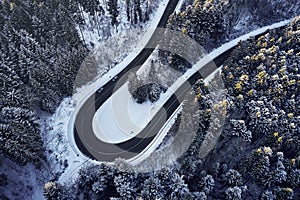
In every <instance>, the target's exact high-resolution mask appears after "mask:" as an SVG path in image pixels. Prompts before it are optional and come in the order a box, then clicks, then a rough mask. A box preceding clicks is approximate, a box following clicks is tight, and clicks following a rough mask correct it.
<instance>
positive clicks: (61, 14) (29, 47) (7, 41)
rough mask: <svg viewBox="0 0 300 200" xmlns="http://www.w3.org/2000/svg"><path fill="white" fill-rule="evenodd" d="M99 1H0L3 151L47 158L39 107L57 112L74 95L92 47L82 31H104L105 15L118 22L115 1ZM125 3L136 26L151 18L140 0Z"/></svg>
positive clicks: (17, 157)
mask: <svg viewBox="0 0 300 200" xmlns="http://www.w3.org/2000/svg"><path fill="white" fill-rule="evenodd" d="M100 3H101V2H100V1H98V0H94V1H88V2H86V1H72V2H70V1H56V0H55V1H31V0H30V1H29V0H28V1H23V0H22V1H21V0H20V1H18V0H15V1H1V2H0V11H1V13H0V30H1V31H0V59H1V67H0V77H1V79H0V80H1V82H0V83H1V93H0V99H1V101H0V111H1V112H0V113H1V119H0V126H1V135H0V140H1V145H0V146H1V147H0V151H1V153H4V154H5V155H7V156H8V157H10V158H11V159H13V160H14V161H16V162H17V163H19V164H26V163H27V162H34V163H36V164H39V162H40V161H41V160H43V159H44V156H43V148H42V141H41V137H40V128H39V121H38V118H39V116H38V114H37V111H39V110H43V111H46V112H49V113H53V112H54V111H55V109H56V108H57V107H58V105H59V104H60V102H61V101H62V99H63V97H66V96H70V95H71V94H72V92H73V86H74V84H73V82H74V80H75V78H76V75H77V71H78V70H79V68H80V65H81V63H82V62H83V60H84V58H85V57H86V56H87V55H88V53H89V51H90V50H89V49H88V48H87V46H86V44H85V43H84V35H81V36H80V33H82V31H83V30H84V29H87V28H91V29H92V30H94V29H96V30H98V31H100V29H101V28H102V27H103V24H102V26H100V22H99V21H100V20H102V19H103V17H106V16H109V18H110V19H109V20H108V21H109V23H110V24H109V25H111V30H113V29H116V27H117V25H118V24H119V20H120V19H119V18H118V13H119V12H118V10H119V7H118V3H117V1H116V0H110V1H107V2H105V4H100ZM101 5H102V6H101ZM126 5H127V10H126V13H127V20H128V21H129V22H130V23H132V24H133V25H134V24H137V23H139V22H144V21H145V20H146V19H149V14H150V12H151V10H150V8H149V9H144V11H143V12H142V9H141V2H140V0H135V1H130V0H128V1H126ZM143 6H144V7H147V6H148V4H147V3H143ZM84 13H87V14H88V16H89V24H85V22H86V20H85V18H84V17H85V16H84ZM98 22H99V23H98ZM108 35H111V33H108ZM32 142H34V143H35V144H36V145H32ZM33 146H34V148H33Z"/></svg>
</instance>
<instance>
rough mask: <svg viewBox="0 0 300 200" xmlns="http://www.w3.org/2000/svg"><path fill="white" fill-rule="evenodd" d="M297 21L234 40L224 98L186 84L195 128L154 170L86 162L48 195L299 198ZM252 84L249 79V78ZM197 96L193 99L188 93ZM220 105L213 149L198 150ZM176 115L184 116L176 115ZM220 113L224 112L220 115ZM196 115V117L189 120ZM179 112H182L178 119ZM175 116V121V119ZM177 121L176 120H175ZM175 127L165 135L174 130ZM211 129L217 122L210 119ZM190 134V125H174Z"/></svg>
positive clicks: (299, 28)
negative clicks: (167, 162)
mask: <svg viewBox="0 0 300 200" xmlns="http://www.w3.org/2000/svg"><path fill="white" fill-rule="evenodd" d="M299 39H300V18H299V17H298V18H295V19H294V20H293V22H291V23H290V24H289V25H288V26H287V27H285V28H281V29H276V30H271V31H269V32H267V33H265V34H264V35H262V36H261V37H259V38H258V39H255V38H252V39H249V40H247V41H243V42H241V43H240V44H239V45H238V47H236V48H235V50H234V51H233V52H232V53H231V55H230V57H228V59H227V60H226V61H225V63H224V65H223V67H222V74H221V75H222V76H221V78H222V80H220V79H213V81H212V82H211V83H210V84H211V85H212V87H218V85H219V81H223V82H224V83H225V85H226V90H227V95H226V96H225V97H223V98H221V99H218V101H217V102H213V101H212V99H213V97H212V95H213V94H210V92H209V91H208V89H207V85H205V84H204V82H203V80H198V81H197V82H196V83H195V84H194V85H193V91H191V93H190V96H188V97H187V99H186V101H185V103H184V107H183V111H184V110H186V109H191V107H192V108H194V107H193V106H191V105H192V104H195V103H196V104H198V106H199V110H194V111H193V112H192V116H190V118H189V119H192V124H195V125H199V129H198V133H197V136H196V137H195V138H194V140H193V143H192V145H191V146H190V148H189V149H188V151H187V152H186V153H185V154H184V155H183V156H182V157H180V158H179V159H178V160H177V161H176V163H174V164H173V165H171V166H168V167H164V168H163V169H161V170H158V171H154V172H149V173H137V172H135V170H134V167H133V166H131V165H130V164H129V163H126V161H124V160H122V159H119V160H116V161H115V165H114V166H106V165H105V164H101V165H90V166H87V167H85V168H83V169H81V170H80V173H79V175H78V178H77V179H76V181H75V182H74V183H73V184H72V185H61V184H60V183H58V182H49V183H47V184H46V185H45V189H44V191H45V196H46V197H47V198H48V199H75V198H76V197H78V196H80V197H83V198H84V199H199V200H205V199H227V200H242V199H261V200H287V199H299V198H300V193H299V192H300V187H299V186H300V154H299V152H300V151H299V150H300V140H299V133H300V129H299V127H300V117H299V112H300V107H299V104H298V103H297V102H299V97H300V94H299V92H300V91H299V88H300V76H299V70H300V63H299V60H300V40H299ZM250 81H251V82H250ZM195 95H196V96H195ZM212 107H214V108H215V109H218V110H220V111H222V110H226V111H227V112H224V113H228V114H227V115H226V122H227V123H226V124H225V127H224V129H223V130H222V133H221V136H220V138H219V140H218V142H217V145H216V147H215V148H214V150H213V151H212V152H211V153H210V154H209V155H208V156H207V157H205V158H200V157H199V149H200V146H201V144H202V142H203V139H204V136H205V134H207V127H208V126H209V124H210V123H215V122H214V121H212V122H210V115H211V113H210V110H211V108H212ZM183 111H182V113H185V112H183ZM221 113H223V112H221ZM195 115H198V116H200V118H199V119H197V120H193V119H196V118H195V117H193V116H195ZM181 117H183V116H181ZM181 117H179V118H181ZM179 118H178V119H177V121H178V122H180V119H179ZM176 126H178V124H177V123H175V127H174V128H173V130H175V131H174V132H173V133H171V134H178V132H177V133H176ZM213 126H214V127H218V124H213ZM181 130H183V131H184V134H189V126H186V128H184V129H181Z"/></svg>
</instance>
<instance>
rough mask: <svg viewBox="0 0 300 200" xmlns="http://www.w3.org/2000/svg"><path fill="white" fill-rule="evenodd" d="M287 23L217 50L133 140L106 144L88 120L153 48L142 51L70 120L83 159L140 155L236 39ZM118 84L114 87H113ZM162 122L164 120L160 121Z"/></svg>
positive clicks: (168, 10) (169, 8)
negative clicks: (199, 80) (192, 85)
mask: <svg viewBox="0 0 300 200" xmlns="http://www.w3.org/2000/svg"><path fill="white" fill-rule="evenodd" d="M177 3H178V0H172V1H169V3H168V5H167V7H166V9H165V13H164V14H163V16H162V18H161V20H160V22H159V24H158V27H160V28H163V27H165V25H166V23H167V20H168V17H169V15H170V14H171V13H172V12H173V11H174V9H175V7H176V5H177ZM288 22H289V20H287V21H284V22H281V23H277V24H274V25H272V26H267V27H264V28H261V29H259V30H256V31H255V32H252V33H249V34H246V35H244V36H241V37H240V38H237V39H236V40H234V41H231V42H230V43H228V44H225V45H223V46H222V47H220V48H218V49H217V50H215V51H214V52H212V54H209V55H210V57H211V58H212V60H210V61H208V62H206V63H204V65H203V66H201V68H199V69H198V70H197V71H196V72H195V73H193V74H192V75H191V76H190V77H189V78H188V79H186V81H184V82H183V83H182V84H181V85H180V86H179V87H178V88H177V89H176V91H175V92H174V94H173V95H172V96H171V97H170V98H169V99H168V100H167V101H166V102H165V104H164V105H163V107H162V108H160V110H159V111H158V112H157V113H156V114H155V116H154V117H153V118H152V120H151V122H150V123H149V124H147V126H146V127H145V128H144V129H143V130H142V131H141V132H140V133H139V134H138V135H137V136H136V137H134V138H132V139H130V140H128V141H126V142H122V143H119V144H109V143H105V142H103V141H101V140H99V139H98V138H97V137H96V136H95V134H94V131H93V128H92V121H93V117H94V115H95V113H96V111H97V110H98V109H99V108H100V107H101V105H102V104H103V103H104V102H105V101H106V100H107V99H108V98H109V97H110V96H111V95H112V94H113V93H114V91H116V90H117V89H118V87H120V86H121V85H123V84H125V83H126V81H127V77H128V73H129V72H130V70H132V69H134V68H135V67H137V66H141V65H142V64H143V63H144V62H145V61H146V60H147V58H148V57H149V56H150V55H151V53H152V52H153V50H154V48H146V49H143V50H142V51H141V52H140V53H139V54H138V56H136V57H135V58H134V60H132V62H131V63H130V64H129V65H128V66H127V67H126V68H124V69H123V70H122V71H121V72H120V73H119V74H118V75H117V76H116V77H114V78H113V79H112V80H110V81H109V82H107V83H106V84H105V85H104V86H102V87H101V89H99V90H97V91H96V92H95V93H93V94H91V95H90V96H89V97H88V98H87V100H86V101H85V102H84V104H83V105H82V106H81V107H80V109H79V111H78V113H76V116H75V120H74V129H73V131H74V139H75V142H76V144H77V146H78V148H79V149H80V151H81V152H82V153H83V154H84V155H86V156H87V157H89V158H91V159H94V160H98V161H102V162H113V161H114V160H115V159H116V158H119V157H121V158H123V159H131V158H132V157H134V156H136V155H138V154H139V153H141V152H142V151H143V150H144V149H145V148H147V147H148V146H149V144H150V143H151V142H152V141H153V139H154V138H155V137H156V136H157V134H158V133H159V131H160V130H161V128H162V127H163V126H164V124H165V122H166V121H167V120H168V119H169V118H170V116H172V114H173V113H174V111H175V110H176V109H178V107H179V106H180V104H181V103H182V101H183V99H184V97H185V95H186V93H187V92H188V90H189V88H190V87H189V86H190V85H191V84H193V83H194V82H195V81H196V80H198V79H200V78H203V79H205V78H207V77H208V76H209V75H210V74H212V73H213V72H214V71H216V70H217V68H219V67H220V66H221V65H222V63H223V62H224V61H225V60H226V59H227V58H228V56H229V55H230V53H231V52H232V50H233V49H234V47H235V46H236V45H237V44H238V42H239V41H240V40H245V39H247V38H249V37H250V36H256V37H258V36H260V35H261V34H263V33H264V32H266V31H267V30H268V29H271V28H277V27H280V26H283V25H285V24H287V23H288ZM159 38H160V35H159V32H156V31H154V33H153V35H152V37H151V39H150V40H149V42H148V45H147V46H156V44H158V42H159ZM117 83H118V84H117ZM162 119H164V120H162Z"/></svg>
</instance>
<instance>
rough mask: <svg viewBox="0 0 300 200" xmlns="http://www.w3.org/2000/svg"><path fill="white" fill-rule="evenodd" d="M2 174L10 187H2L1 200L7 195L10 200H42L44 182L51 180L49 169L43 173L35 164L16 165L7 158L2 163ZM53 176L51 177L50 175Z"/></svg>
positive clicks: (0, 188) (0, 164)
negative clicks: (47, 179)
mask: <svg viewBox="0 0 300 200" xmlns="http://www.w3.org/2000/svg"><path fill="white" fill-rule="evenodd" d="M0 167H1V173H3V174H5V175H6V176H7V178H8V185H5V186H4V187H3V186H0V199H4V196H2V195H5V196H6V197H8V198H9V199H22V200H32V199H34V200H35V199H37V200H42V199H44V197H43V185H44V180H45V179H46V178H49V174H48V173H49V172H48V171H47V169H46V170H45V169H42V170H45V171H43V172H42V171H41V170H38V169H36V168H35V166H34V165H33V164H31V163H30V164H27V165H25V166H19V165H16V163H14V162H12V161H11V160H9V159H7V158H2V157H1V161H0ZM50 176H51V175H50Z"/></svg>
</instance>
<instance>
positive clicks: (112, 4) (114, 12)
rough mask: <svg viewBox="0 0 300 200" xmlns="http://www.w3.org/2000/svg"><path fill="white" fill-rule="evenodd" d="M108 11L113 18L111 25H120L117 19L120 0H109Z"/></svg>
mask: <svg viewBox="0 0 300 200" xmlns="http://www.w3.org/2000/svg"><path fill="white" fill-rule="evenodd" d="M107 10H108V12H109V14H110V16H111V24H112V25H113V26H117V25H118V23H119V22H118V19H117V18H118V15H119V6H118V0H108V2H107Z"/></svg>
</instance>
